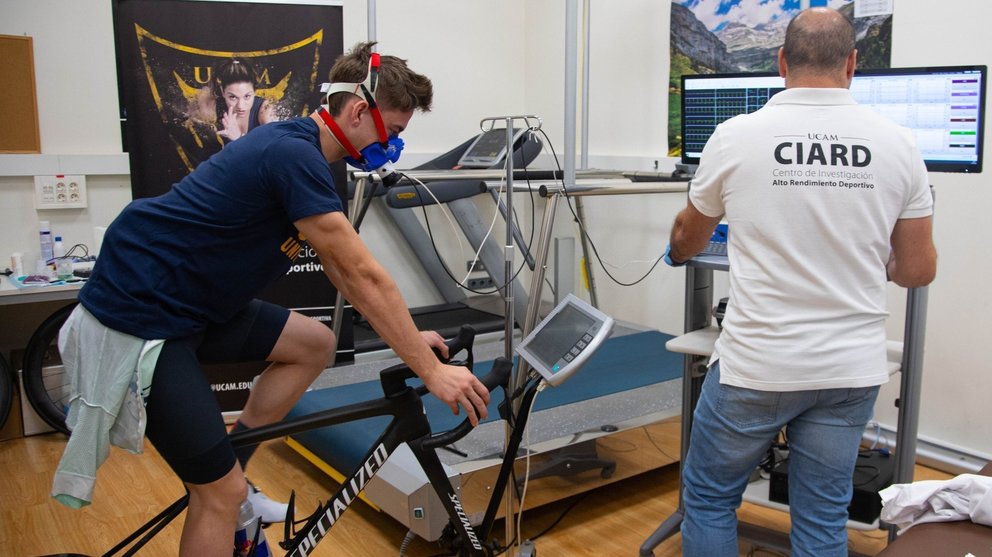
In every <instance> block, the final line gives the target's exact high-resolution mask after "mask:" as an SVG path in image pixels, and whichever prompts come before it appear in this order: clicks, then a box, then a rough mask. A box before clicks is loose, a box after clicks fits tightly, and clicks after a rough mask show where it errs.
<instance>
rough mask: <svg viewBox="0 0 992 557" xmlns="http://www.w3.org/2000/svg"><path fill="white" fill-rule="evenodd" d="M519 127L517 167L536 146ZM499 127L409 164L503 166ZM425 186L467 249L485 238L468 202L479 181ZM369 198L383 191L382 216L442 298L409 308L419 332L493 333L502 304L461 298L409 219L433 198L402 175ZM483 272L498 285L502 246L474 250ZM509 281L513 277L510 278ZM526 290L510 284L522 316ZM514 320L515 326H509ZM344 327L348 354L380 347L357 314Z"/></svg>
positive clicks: (496, 299)
mask: <svg viewBox="0 0 992 557" xmlns="http://www.w3.org/2000/svg"><path fill="white" fill-rule="evenodd" d="M526 131H527V130H526V129H514V150H513V166H514V168H525V167H526V166H527V165H528V164H530V163H532V162H533V161H534V159H535V158H537V155H539V154H540V153H541V150H542V148H543V145H542V143H541V141H540V139H538V138H537V137H536V136H535V135H534V134H531V133H526ZM505 138H506V130H505V129H502V128H498V129H494V130H490V131H487V132H483V133H481V134H479V135H477V136H475V137H473V138H470V139H468V140H467V141H465V142H463V143H462V144H460V145H458V146H457V147H455V148H453V149H451V150H450V151H448V152H447V153H444V154H443V155H440V156H438V157H436V158H434V159H432V160H430V161H428V162H426V163H424V164H422V165H420V166H418V167H416V168H414V169H413V170H458V169H462V168H466V169H467V168H473V169H479V168H499V167H501V166H502V165H503V160H504V157H505V155H506V139H505ZM426 185H427V186H428V187H429V188H430V189H431V192H432V193H433V194H434V196H436V197H437V198H438V200H439V201H440V202H442V203H445V204H447V205H448V207H449V209H450V211H451V213H452V215H453V216H454V219H455V221H456V222H457V223H458V225H459V226H460V227H461V229H462V232H463V233H464V234H465V236H466V237H467V238H468V240H469V243H470V244H471V245H472V249H473V250H478V249H479V245H480V244H481V242H482V240H483V239H484V238H485V233H486V231H487V229H488V222H487V220H486V219H484V218H483V217H482V215H480V214H479V211H478V209H477V208H476V206H475V203H474V202H473V201H472V200H471V198H472V197H475V196H476V195H481V194H484V193H487V188H486V185H485V183H484V182H482V181H481V180H477V179H476V180H451V181H441V182H428V183H426ZM348 186H349V187H348V197H349V200H350V199H351V198H353V197H354V192H355V184H354V183H349V185H348ZM492 195H493V197H494V199H495V200H496V202H497V203H500V201H499V199H498V196H497V195H496V193H495V192H493V193H492ZM375 196H376V197H384V198H385V202H386V205H387V206H388V209H387V210H386V211H385V213H386V215H387V217H388V218H390V219H392V221H393V223H394V224H395V225H396V227H397V228H398V229H399V230H400V232H401V235H402V237H403V239H404V240H405V241H406V242H407V245H408V247H409V250H410V252H411V253H413V254H414V255H415V256H416V257H417V260H418V261H419V262H420V264H421V266H422V267H423V269H424V270H425V271H426V272H427V274H428V276H429V277H430V279H431V282H432V283H433V284H434V286H435V288H436V289H437V292H438V294H439V295H440V297H441V298H442V299H443V300H444V301H443V303H440V304H435V305H430V306H423V307H417V308H410V314H411V315H412V316H413V321H414V323H415V324H416V326H417V328H418V329H419V330H434V331H437V332H438V333H439V334H440V335H441V336H443V337H445V338H450V337H452V336H454V335H455V334H457V332H458V329H459V328H460V327H461V326H462V325H464V324H468V325H471V326H472V327H474V328H475V330H476V331H477V332H478V333H480V334H482V333H490V332H495V331H501V330H503V329H504V324H505V320H504V316H503V313H504V311H503V310H504V307H503V303H502V298H501V296H500V295H499V294H492V295H480V296H473V297H471V298H470V297H467V296H466V295H465V292H464V291H463V290H462V288H461V287H459V286H458V285H457V284H456V283H455V281H453V280H452V278H451V277H452V276H457V275H455V274H454V273H452V272H451V270H450V269H447V268H446V265H444V263H443V262H442V261H439V260H438V257H437V254H436V253H435V252H434V248H433V246H432V244H431V240H430V237H429V236H428V234H427V232H426V230H425V229H424V227H423V225H422V224H421V223H420V221H419V220H418V219H417V216H416V214H415V212H414V211H415V210H417V209H419V208H420V207H421V206H423V205H433V204H435V203H436V202H435V201H434V198H433V197H431V195H429V194H428V193H427V192H425V191H423V188H422V187H421V186H419V185H417V184H414V183H412V182H410V181H407V180H403V181H401V182H400V183H399V184H397V185H395V186H393V187H391V188H388V189H385V188H377V189H376V192H375ZM503 213H504V218H505V219H506V221H507V222H509V223H510V225H511V226H512V227H513V229H514V236H515V237H516V238H517V243H518V248H519V249H520V251H521V253H522V254H523V255H524V258H525V261H526V263H527V264H528V265H529V266H530V268H531V269H533V268H534V260H533V257H532V256H531V255H530V253H529V250H528V247H527V245H526V244H525V242H524V241H523V237H522V235H521V234H520V233H519V230H517V229H516V225H515V224H514V223H513V222H512V219H510V218H506V217H507V215H506V214H505V210H504V212H503ZM479 259H480V260H481V262H482V264H483V266H484V267H485V269H486V272H488V273H490V276H491V278H492V279H493V282H494V283H495V284H497V285H498V284H501V283H502V282H503V280H502V278H503V277H502V272H501V271H502V269H503V264H502V261H503V253H502V246H497V245H496V244H494V243H492V242H489V243H488V244H486V246H484V247H483V249H482V252H481V253H480V254H479ZM493 269H497V270H499V271H497V272H498V275H499V276H494V275H493V272H492V270H493ZM515 280H517V279H515ZM527 292H528V289H527V288H524V287H522V286H520V285H519V284H517V285H515V288H514V303H515V304H517V307H515V308H514V314H515V315H519V316H523V315H526V307H527V295H526V293H527ZM515 325H516V324H515ZM352 332H353V335H354V346H355V354H356V355H357V354H362V353H367V352H374V351H378V350H383V349H386V348H388V347H387V345H386V343H385V342H384V341H383V340H382V339H381V338H380V337H379V335H378V334H377V333H376V332H375V330H373V329H372V326H371V324H369V322H368V321H367V320H366V319H365V318H364V317H363V316H361V315H360V314H358V313H357V312H352Z"/></svg>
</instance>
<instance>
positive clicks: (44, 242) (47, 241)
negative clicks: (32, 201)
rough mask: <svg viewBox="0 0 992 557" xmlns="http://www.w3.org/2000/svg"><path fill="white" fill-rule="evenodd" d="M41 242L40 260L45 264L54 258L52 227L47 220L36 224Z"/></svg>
mask: <svg viewBox="0 0 992 557" xmlns="http://www.w3.org/2000/svg"><path fill="white" fill-rule="evenodd" d="M38 229H39V236H40V240H41V260H42V261H44V262H45V264H47V263H48V262H49V261H51V260H52V258H54V257H55V244H54V243H53V242H52V225H51V223H49V222H48V221H47V220H43V221H40V222H39V223H38Z"/></svg>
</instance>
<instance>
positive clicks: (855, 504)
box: [768, 451, 895, 524]
mask: <svg viewBox="0 0 992 557" xmlns="http://www.w3.org/2000/svg"><path fill="white" fill-rule="evenodd" d="M894 470H895V458H893V457H891V456H889V455H888V454H883V453H880V452H878V451H870V452H862V453H861V454H860V455H858V461H857V463H855V467H854V478H853V481H854V495H853V497H852V498H851V504H850V506H848V508H847V511H848V514H849V515H850V519H851V520H855V521H857V522H864V523H865V524H871V523H872V522H875V519H876V518H878V515H879V513H881V512H882V498H881V497H879V496H878V492H879V491H881V490H883V489H885V488H886V487H888V486H889V485H891V484H892V476H893V473H894ZM768 499H769V500H771V501H774V502H776V503H781V504H783V505H788V504H789V462H788V459H786V460H784V461H782V462H779V463H778V464H776V465H775V468H773V469H772V474H771V481H770V482H769V487H768Z"/></svg>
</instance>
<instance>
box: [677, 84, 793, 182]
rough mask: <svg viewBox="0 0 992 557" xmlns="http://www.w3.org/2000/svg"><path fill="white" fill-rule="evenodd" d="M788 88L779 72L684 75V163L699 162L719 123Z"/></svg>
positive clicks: (761, 104) (743, 112)
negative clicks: (704, 147)
mask: <svg viewBox="0 0 992 557" xmlns="http://www.w3.org/2000/svg"><path fill="white" fill-rule="evenodd" d="M784 89H785V82H784V80H783V79H782V78H781V77H780V76H779V75H778V74H776V73H749V74H743V73H742V74H707V75H684V74H683V75H682V164H684V165H697V164H699V156H700V155H701V154H702V153H703V146H704V145H706V142H707V141H709V139H710V136H711V135H713V130H715V129H716V127H717V126H718V125H719V124H721V123H723V122H724V121H726V120H729V119H730V118H733V117H734V116H737V115H739V114H749V113H751V112H754V111H755V110H758V109H759V108H761V107H763V106H765V103H766V102H768V99H770V98H772V96H773V95H774V94H775V93H778V92H779V91H783V90H784Z"/></svg>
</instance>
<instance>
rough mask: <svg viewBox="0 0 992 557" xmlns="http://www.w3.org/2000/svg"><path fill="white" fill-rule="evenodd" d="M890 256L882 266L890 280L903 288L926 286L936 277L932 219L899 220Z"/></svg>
mask: <svg viewBox="0 0 992 557" xmlns="http://www.w3.org/2000/svg"><path fill="white" fill-rule="evenodd" d="M890 242H891V243H892V255H891V256H890V257H889V262H888V264H887V265H886V266H885V269H886V272H887V273H888V275H889V280H891V281H892V282H894V283H896V284H898V285H899V286H902V287H905V288H916V287H919V286H926V285H928V284H930V283H931V282H933V279H934V277H935V276H936V275H937V248H935V247H934V245H933V217H923V218H918V219H899V220H897V221H896V226H895V228H893V229H892V237H891V238H890Z"/></svg>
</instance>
